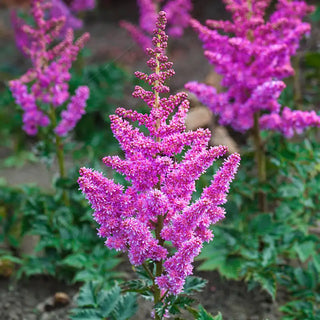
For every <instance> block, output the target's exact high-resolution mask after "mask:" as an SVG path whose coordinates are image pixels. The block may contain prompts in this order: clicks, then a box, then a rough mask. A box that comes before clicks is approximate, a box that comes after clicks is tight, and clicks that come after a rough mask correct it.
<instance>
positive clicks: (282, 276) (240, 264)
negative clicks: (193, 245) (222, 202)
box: [199, 134, 320, 319]
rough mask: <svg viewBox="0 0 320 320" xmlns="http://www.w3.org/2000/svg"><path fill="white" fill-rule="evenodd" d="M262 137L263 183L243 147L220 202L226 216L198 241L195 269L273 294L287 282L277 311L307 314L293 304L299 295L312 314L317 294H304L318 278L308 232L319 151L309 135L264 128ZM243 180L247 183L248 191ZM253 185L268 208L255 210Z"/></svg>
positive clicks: (318, 190) (316, 247)
mask: <svg viewBox="0 0 320 320" xmlns="http://www.w3.org/2000/svg"><path fill="white" fill-rule="evenodd" d="M266 139H268V150H267V156H268V158H267V159H268V160H267V169H268V173H269V175H268V180H267V183H266V184H265V185H263V186H260V185H258V182H257V180H256V179H254V178H253V176H252V175H254V174H255V173H254V172H253V171H252V168H253V167H254V162H253V161H254V159H253V157H252V153H251V151H250V150H248V152H247V153H243V154H242V166H241V167H240V172H239V175H238V176H237V178H238V179H236V181H235V182H234V183H233V184H232V190H231V191H230V197H229V201H228V203H227V205H226V209H227V218H226V221H224V222H223V224H221V225H218V226H215V227H214V229H213V230H214V233H215V239H214V241H213V242H212V243H209V244H208V245H206V246H205V247H204V249H203V251H202V253H201V255H200V259H201V260H203V262H202V264H201V265H200V268H199V269H200V270H218V271H219V273H220V274H222V275H223V276H225V277H226V278H229V279H236V280H237V279H244V280H246V281H247V282H248V285H249V289H250V288H254V287H256V286H258V285H259V286H260V287H261V288H263V289H264V290H265V291H267V292H268V293H269V294H270V295H271V297H272V298H273V299H275V298H276V291H277V287H278V286H279V285H283V286H285V287H286V288H290V289H289V290H288V291H289V292H288V294H289V297H290V296H291V298H289V301H290V302H289V304H286V305H285V307H284V309H282V311H283V312H284V313H287V314H291V316H292V318H284V319H309V318H308V315H307V313H308V312H309V311H305V314H303V316H302V313H301V314H299V313H298V314H295V312H296V311H295V310H298V309H299V308H298V307H297V306H298V304H299V303H300V302H301V301H302V300H303V299H306V301H309V302H310V304H306V306H308V305H310V306H312V309H311V311H312V314H313V315H316V314H317V313H318V312H319V310H320V308H319V303H318V302H317V301H316V299H317V298H312V301H310V300H309V299H311V297H316V296H317V295H318V294H317V291H319V284H320V281H319V277H318V273H317V272H319V267H320V265H319V262H320V260H319V254H320V241H319V236H318V235H316V234H313V232H317V231H316V228H315V227H314V226H315V225H317V221H318V219H319V214H320V212H319V194H320V170H319V169H320V151H319V148H318V146H317V143H316V142H314V141H315V139H314V138H312V135H311V138H310V139H304V140H303V141H300V142H298V143H296V142H295V143H290V142H288V141H286V140H285V139H284V138H283V137H281V136H279V135H271V134H269V135H268V136H267V138H266ZM244 172H246V174H244ZM243 186H249V187H248V189H249V190H251V196H250V195H249V194H248V195H247V194H246V192H244V191H243ZM259 190H264V191H265V192H266V194H267V196H268V203H269V210H270V212H266V213H261V212H259V209H258V207H257V203H256V201H255V200H254V199H255V198H256V194H257V192H258V191H259ZM239 194H240V195H241V196H240V197H239ZM252 195H254V197H252ZM297 264H298V265H299V266H300V267H295V266H296V265H297ZM297 296H299V297H300V299H301V300H300V299H297ZM293 301H296V302H293ZM311 311H310V312H311ZM310 319H313V318H312V317H311V318H310Z"/></svg>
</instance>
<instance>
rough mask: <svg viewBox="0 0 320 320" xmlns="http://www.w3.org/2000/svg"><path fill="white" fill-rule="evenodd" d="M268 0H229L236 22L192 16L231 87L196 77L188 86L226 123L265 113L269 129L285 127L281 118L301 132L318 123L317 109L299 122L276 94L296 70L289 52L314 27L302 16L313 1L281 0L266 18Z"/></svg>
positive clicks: (240, 127)
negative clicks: (217, 86) (218, 88)
mask: <svg viewBox="0 0 320 320" xmlns="http://www.w3.org/2000/svg"><path fill="white" fill-rule="evenodd" d="M270 2H271V1H270V0H250V1H248V0H225V3H226V4H227V6H226V8H227V10H229V11H230V12H231V14H232V22H231V21H216V20H208V21H207V23H206V24H207V26H203V25H201V24H200V23H199V22H198V21H196V20H191V25H192V27H193V28H194V29H195V31H196V32H197V33H198V34H199V38H200V39H201V41H202V42H203V47H204V49H205V56H206V57H207V59H208V60H209V62H210V63H211V64H212V65H214V66H215V71H216V72H217V73H219V74H221V75H222V76H223V80H222V83H221V84H222V86H224V87H226V88H227V90H226V91H225V92H222V93H217V91H216V90H215V89H214V88H212V87H210V86H208V85H205V84H201V83H198V82H195V81H193V82H189V83H187V84H186V86H185V88H186V89H188V90H189V91H190V92H192V93H194V94H195V95H196V96H197V97H198V99H199V100H200V101H201V102H202V103H204V104H205V105H206V106H208V107H209V108H210V109H211V110H212V111H213V112H214V113H215V114H217V115H219V116H220V123H221V124H222V125H230V126H232V127H233V128H234V129H235V130H237V131H240V132H245V131H247V130H249V129H251V128H252V127H253V125H254V115H255V114H258V115H262V114H266V115H265V116H263V118H261V120H260V121H261V125H262V126H263V127H264V128H265V129H272V130H278V131H280V132H283V130H280V127H279V126H277V125H276V124H274V123H273V120H275V119H277V122H279V121H280V120H279V119H280V118H281V119H282V120H281V122H282V123H284V122H285V123H286V126H289V125H290V124H291V125H292V130H289V129H288V130H289V131H290V132H291V131H294V130H295V129H298V131H299V132H301V130H300V129H302V128H306V127H307V126H318V123H319V121H318V120H315V117H314V115H313V113H312V115H313V116H311V114H310V112H303V113H301V112H300V113H299V118H300V119H302V118H306V120H301V121H302V123H303V124H304V125H300V126H296V125H295V123H296V121H295V120H293V119H292V120H290V121H289V120H288V113H287V112H286V115H285V114H283V113H282V112H281V105H280V104H279V103H278V102H277V100H278V98H279V96H280V94H281V92H282V91H283V89H284V88H285V84H284V83H283V82H282V81H281V79H283V78H285V77H288V76H290V75H292V74H293V73H294V70H293V68H292V66H291V63H290V58H291V56H292V55H294V54H295V53H296V51H297V49H298V46H299V41H300V39H301V37H302V36H303V35H305V34H307V33H308V32H309V31H310V25H309V24H308V23H305V22H302V18H303V17H304V16H305V15H306V14H307V13H309V12H311V11H312V10H313V7H311V6H308V5H307V4H306V3H305V2H303V1H289V0H279V1H278V3H277V6H276V10H275V12H274V13H273V14H271V16H270V18H269V20H268V21H265V20H264V17H265V11H266V9H267V7H268V6H269V4H270ZM219 30H222V31H223V32H224V34H222V33H220V32H219ZM225 33H228V34H233V36H229V35H226V34H225ZM293 114H294V113H292V114H290V117H291V116H292V117H293ZM310 118H312V119H313V121H311V120H310ZM267 119H268V120H267ZM307 119H308V120H307ZM307 124H308V125H307ZM288 130H287V131H288ZM287 131H286V132H287ZM286 135H287V136H288V134H286Z"/></svg>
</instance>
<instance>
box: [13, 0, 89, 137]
mask: <svg viewBox="0 0 320 320" xmlns="http://www.w3.org/2000/svg"><path fill="white" fill-rule="evenodd" d="M50 9H51V3H50V2H46V1H44V0H33V1H32V4H31V13H32V16H33V18H34V21H35V27H32V26H30V25H27V24H25V25H23V27H22V30H23V32H24V33H25V34H26V35H27V36H28V37H29V39H30V45H29V47H24V48H23V50H24V52H25V53H26V55H27V56H28V57H29V58H30V60H31V62H32V67H31V68H30V69H29V70H28V71H27V72H26V74H24V75H23V76H22V77H21V78H20V79H17V80H12V81H10V82H9V87H10V89H11V92H12V94H13V97H14V98H15V101H16V103H17V104H18V105H20V106H21V108H22V109H23V111H24V115H23V123H24V126H23V129H24V130H25V132H26V133H27V134H29V135H35V134H37V132H38V127H39V126H42V127H46V126H48V125H49V123H50V120H49V114H48V113H47V111H44V109H42V108H41V106H43V105H51V106H52V107H53V108H55V109H56V108H59V107H61V106H62V105H63V104H64V103H65V102H67V101H68V99H69V98H70V94H69V91H68V89H69V85H68V81H69V80H70V78H71V76H70V72H69V70H70V68H71V65H72V62H73V61H74V60H75V59H76V58H77V55H78V53H79V51H80V50H81V48H83V46H84V44H85V42H86V41H87V40H88V39H89V34H88V33H85V34H84V35H83V36H82V37H80V38H79V39H78V40H77V41H76V42H75V43H74V35H73V31H72V29H69V30H68V31H67V33H66V36H65V38H64V40H62V41H61V42H60V43H58V44H56V45H52V43H53V41H54V40H55V38H56V37H57V36H58V35H59V33H60V31H61V29H62V28H63V26H64V22H65V18H64V17H60V18H49V19H46V12H47V10H50ZM88 97H89V89H88V88H87V87H86V86H82V87H79V88H78V89H77V90H76V94H75V96H74V97H72V98H71V101H70V103H69V104H68V106H67V111H63V112H62V114H61V117H62V119H61V122H60V123H59V124H58V126H57V127H56V128H55V130H56V133H57V134H58V135H61V136H63V135H65V134H66V133H67V132H68V131H69V130H71V129H72V128H73V127H74V126H75V125H76V123H77V121H79V119H80V118H81V115H82V114H83V113H84V107H85V104H86V101H87V99H88ZM51 118H52V115H51ZM54 118H55V117H54ZM51 120H52V121H53V122H56V121H55V119H51ZM52 125H54V126H55V125H56V124H55V123H52Z"/></svg>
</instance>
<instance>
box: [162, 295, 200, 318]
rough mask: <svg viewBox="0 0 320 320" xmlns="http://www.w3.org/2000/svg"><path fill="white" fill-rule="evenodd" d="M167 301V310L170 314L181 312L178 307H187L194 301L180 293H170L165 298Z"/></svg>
mask: <svg viewBox="0 0 320 320" xmlns="http://www.w3.org/2000/svg"><path fill="white" fill-rule="evenodd" d="M168 302H170V306H169V312H170V313H171V314H178V313H181V311H180V308H182V309H187V306H190V305H191V304H192V303H193V302H194V299H192V298H190V297H187V296H182V295H179V296H173V295H171V296H169V297H168V298H167V299H166V303H168Z"/></svg>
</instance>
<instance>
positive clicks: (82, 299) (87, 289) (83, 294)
mask: <svg viewBox="0 0 320 320" xmlns="http://www.w3.org/2000/svg"><path fill="white" fill-rule="evenodd" d="M77 305H78V306H79V307H93V306H96V297H95V286H94V284H93V283H92V282H87V283H85V284H84V285H83V286H82V287H81V289H80V293H79V297H78V299H77Z"/></svg>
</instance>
